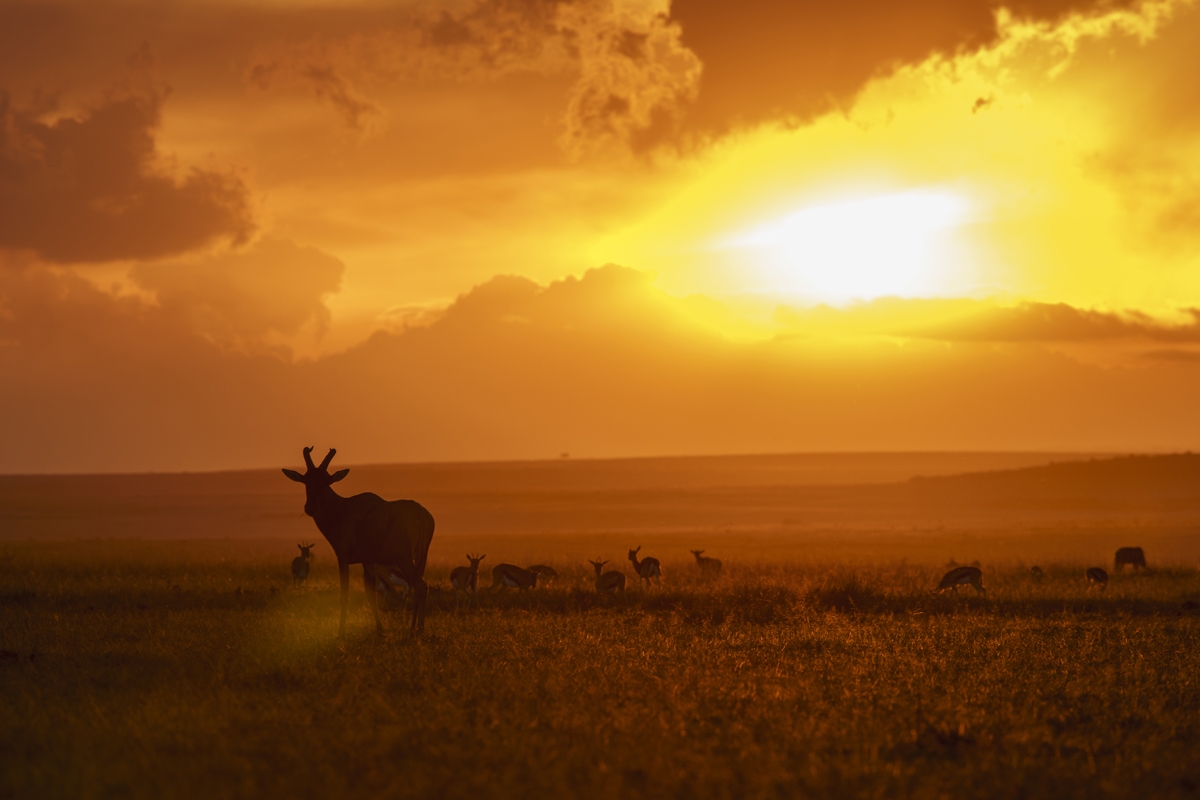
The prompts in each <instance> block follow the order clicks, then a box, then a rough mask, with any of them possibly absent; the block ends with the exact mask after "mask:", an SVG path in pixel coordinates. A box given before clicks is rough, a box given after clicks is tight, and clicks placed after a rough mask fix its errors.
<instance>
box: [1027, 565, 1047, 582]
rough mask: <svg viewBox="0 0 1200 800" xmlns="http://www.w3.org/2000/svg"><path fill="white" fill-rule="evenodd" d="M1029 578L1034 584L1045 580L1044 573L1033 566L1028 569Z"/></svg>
mask: <svg viewBox="0 0 1200 800" xmlns="http://www.w3.org/2000/svg"><path fill="white" fill-rule="evenodd" d="M1029 577H1031V578H1033V582H1034V583H1041V582H1042V581H1043V580H1045V578H1046V573H1045V572H1043V571H1042V568H1041V567H1039V566H1036V565H1034V566H1032V567H1030V568H1029Z"/></svg>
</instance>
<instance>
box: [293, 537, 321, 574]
mask: <svg viewBox="0 0 1200 800" xmlns="http://www.w3.org/2000/svg"><path fill="white" fill-rule="evenodd" d="M296 546H297V547H299V548H300V555H298V556H296V557H295V558H293V559H292V583H304V579H305V578H307V577H308V568H309V566H310V564H309V563H308V560H309V559H310V558H312V555H311V554H310V553H309V552H308V551H309V550H312V549H313V548H314V547H316V545H315V544H298V545H296Z"/></svg>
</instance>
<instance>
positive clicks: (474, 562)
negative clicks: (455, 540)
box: [467, 553, 487, 570]
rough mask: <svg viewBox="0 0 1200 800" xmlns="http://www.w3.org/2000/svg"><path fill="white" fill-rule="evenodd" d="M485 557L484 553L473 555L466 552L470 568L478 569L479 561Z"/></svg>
mask: <svg viewBox="0 0 1200 800" xmlns="http://www.w3.org/2000/svg"><path fill="white" fill-rule="evenodd" d="M485 558H487V555H486V554H485V555H482V556H473V555H471V554H470V553H467V561H470V562H471V569H474V570H477V569H479V562H480V561H483V560H484V559H485Z"/></svg>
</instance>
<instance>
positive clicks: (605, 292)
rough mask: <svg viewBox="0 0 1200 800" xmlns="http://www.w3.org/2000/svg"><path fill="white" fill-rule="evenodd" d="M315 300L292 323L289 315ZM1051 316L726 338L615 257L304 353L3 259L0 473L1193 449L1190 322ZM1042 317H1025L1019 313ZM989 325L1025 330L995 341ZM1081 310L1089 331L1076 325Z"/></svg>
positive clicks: (465, 298) (695, 307)
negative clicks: (1085, 354) (1112, 342)
mask: <svg viewBox="0 0 1200 800" xmlns="http://www.w3.org/2000/svg"><path fill="white" fill-rule="evenodd" d="M334 271H335V270H333V269H328V274H329V276H332V274H333V272H334ZM896 302H902V301H896ZM302 305H303V304H301V305H299V306H297V313H294V314H292V313H289V314H285V315H284V316H285V318H286V319H288V320H291V322H292V323H293V324H294V323H295V322H296V321H297V320H298V319H299V318H300V316H299V313H298V309H299V308H301V307H302ZM961 311H962V309H958V311H957V312H956V313H960V312H961ZM1044 311H1046V310H1045V309H1033V310H1030V309H1020V308H1018V309H1015V310H1013V309H1010V310H1003V309H1000V310H997V309H988V308H987V307H984V306H982V305H981V306H980V307H978V308H976V309H975V310H974V312H973V313H974V314H975V315H976V316H977V317H979V318H980V319H981V320H982V321H981V322H979V325H980V326H981V328H974V329H973V328H972V327H971V325H967V324H965V323H964V324H963V325H962V326H960V328H959V329H958V330H955V331H950V332H942V333H940V334H938V336H939V338H936V339H931V338H921V337H916V336H914V337H910V338H901V337H899V336H897V335H895V334H894V333H893V334H885V335H856V336H846V337H843V338H842V339H840V340H838V341H831V340H830V337H829V336H828V334H827V333H826V334H825V335H822V336H820V337H816V336H812V335H796V334H793V333H787V332H784V333H781V334H780V335H778V336H775V337H771V338H767V339H761V338H760V339H755V340H745V339H733V338H729V337H728V336H726V335H725V334H723V333H722V331H721V329H720V326H717V325H714V324H712V322H711V319H712V315H711V304H710V302H709V301H705V300H704V299H703V298H687V299H679V298H674V297H671V296H670V295H666V294H664V293H662V292H661V291H660V290H658V289H656V288H654V286H653V282H652V278H651V276H649V275H647V274H645V273H641V272H637V271H635V270H629V269H626V268H622V267H605V268H603V269H599V270H592V271H590V272H588V273H586V274H585V275H584V276H583V277H582V278H578V279H568V280H564V281H558V282H554V283H552V284H549V285H541V284H536V283H533V282H531V281H529V280H527V279H524V278H519V277H503V276H501V277H497V278H495V279H493V280H491V281H488V282H486V283H484V284H481V285H479V286H477V287H476V288H474V289H473V290H471V291H470V292H467V293H465V294H464V295H462V296H461V297H459V298H458V299H457V300H456V301H455V302H454V303H453V304H452V305H451V306H450V307H449V308H447V309H446V311H445V313H444V314H443V315H442V316H441V317H440V318H439V319H437V320H436V321H435V322H433V323H432V324H429V325H428V326H424V327H414V328H410V329H408V330H405V331H402V332H398V333H377V334H375V335H374V336H373V337H372V338H371V339H369V340H368V341H367V342H365V343H363V344H361V345H359V346H356V347H353V348H351V349H350V350H348V351H346V352H344V353H341V354H338V355H334V356H329V357H325V358H321V359H317V360H313V361H302V362H291V361H288V360H286V359H284V358H280V357H276V356H274V355H269V354H261V353H255V352H250V351H247V350H245V349H230V348H228V347H224V346H222V345H221V343H220V342H217V341H214V340H213V339H212V337H209V336H205V335H201V334H200V333H198V332H197V331H196V330H195V329H194V328H193V326H192V324H191V322H190V321H189V320H188V319H183V318H181V317H180V315H178V314H176V313H174V311H173V310H172V308H171V306H170V305H169V304H164V305H153V304H147V303H145V302H144V301H141V300H138V299H136V298H124V299H121V298H114V297H112V296H111V295H108V294H105V293H103V292H100V291H98V290H97V289H95V288H94V287H93V286H92V285H91V284H89V283H87V282H85V281H83V280H81V279H79V278H76V277H73V276H71V275H69V274H56V273H53V272H50V271H47V270H45V269H38V268H22V267H19V266H17V265H10V267H9V268H8V269H6V270H4V271H3V272H0V342H2V344H0V370H3V373H4V374H5V376H6V377H7V380H6V381H5V383H4V386H3V389H0V414H2V415H3V417H4V418H5V419H6V420H8V421H9V423H10V426H9V434H8V438H7V439H6V443H5V447H4V448H3V451H2V452H0V470H3V471H5V472H13V471H46V470H49V471H90V470H139V469H203V468H221V467H231V466H265V465H271V464H274V463H276V462H280V463H285V462H286V461H287V459H288V458H290V457H294V452H293V451H294V450H295V448H296V446H297V444H313V443H317V444H320V443H322V442H324V443H326V444H329V445H333V446H336V447H338V448H339V451H340V452H342V453H344V454H345V455H346V457H347V458H348V459H350V460H351V461H352V462H359V463H362V462H384V461H414V460H430V459H432V460H442V459H490V458H538V457H554V456H556V455H557V454H558V453H560V452H564V451H565V452H570V453H572V454H573V455H576V456H593V457H602V456H628V455H653V454H688V453H714V452H743V453H745V452H789V451H805V450H807V451H813V450H913V449H939V450H979V449H1000V450H1021V449H1047V448H1049V449H1081V450H1090V451H1097V450H1106V449H1118V450H1146V449H1161V448H1180V447H1196V446H1197V445H1200V423H1198V422H1197V420H1196V417H1195V414H1194V409H1193V408H1192V403H1191V400H1190V398H1193V397H1195V396H1196V395H1197V392H1198V391H1200V373H1198V372H1197V371H1196V370H1195V367H1194V362H1193V361H1190V360H1188V359H1187V357H1186V355H1184V356H1179V355H1177V356H1164V355H1163V353H1162V351H1163V350H1164V342H1165V341H1167V340H1170V344H1169V345H1166V347H1167V349H1169V350H1171V351H1173V352H1177V353H1185V354H1186V353H1187V352H1190V351H1187V350H1186V349H1184V350H1181V349H1180V348H1181V347H1184V346H1185V345H1186V344H1187V343H1188V342H1192V341H1194V340H1195V336H1196V332H1195V326H1192V327H1190V328H1184V329H1179V330H1175V331H1174V332H1173V333H1170V336H1178V337H1180V340H1179V341H1176V340H1174V339H1170V336H1167V335H1165V334H1162V333H1161V331H1160V332H1152V333H1150V334H1147V333H1145V331H1142V330H1139V329H1137V327H1136V326H1135V325H1132V323H1130V322H1128V321H1121V320H1117V319H1111V318H1109V317H1106V316H1104V315H1094V314H1090V313H1087V312H1077V313H1074V314H1073V313H1072V312H1071V311H1069V310H1064V309H1055V310H1052V311H1051V312H1050V318H1051V324H1050V325H1048V326H1047V325H1046V324H1045V317H1044V316H1043V314H1042V312H1044ZM826 313H830V314H850V313H852V312H849V311H846V312H839V311H837V310H828V311H827V312H826ZM1055 315H1058V316H1055ZM1031 317H1032V318H1033V319H1034V320H1035V321H1036V324H1035V325H1033V326H1032V329H1031V328H1030V326H1029V325H1025V327H1021V325H1014V324H1013V323H1012V320H1013V319H1017V320H1029V319H1030V318H1031ZM1059 317H1063V318H1066V319H1068V320H1069V321H1070V322H1069V324H1068V325H1066V326H1065V327H1066V329H1067V330H1065V331H1064V325H1063V324H1062V323H1061V321H1058V318H1059ZM995 319H1000V320H1002V321H1004V320H1007V322H1005V325H1008V326H1009V328H1007V329H1003V326H1001V329H1000V332H995V331H997V330H998V329H997V327H996V324H995V321H994V320H995ZM1080 319H1082V320H1083V321H1084V322H1083V329H1082V331H1081V330H1079V329H1075V328H1072V327H1071V326H1073V325H1077V324H1078V320H1080ZM1022 324H1024V323H1022ZM1038 325H1041V326H1042V328H1041V329H1040V330H1041V331H1042V334H1044V335H1050V336H1058V337H1061V336H1064V335H1073V336H1076V337H1079V336H1094V335H1097V334H1096V331H1101V332H1102V333H1100V334H1099V335H1102V336H1109V335H1115V333H1114V332H1116V333H1119V335H1121V336H1128V337H1133V338H1134V339H1138V337H1141V341H1142V347H1141V350H1140V351H1139V352H1140V353H1141V354H1142V355H1143V356H1145V357H1143V358H1131V359H1126V361H1125V363H1123V364H1120V365H1116V366H1091V365H1088V364H1087V363H1084V362H1081V361H1078V360H1076V359H1073V358H1071V357H1070V356H1069V355H1066V354H1064V353H1062V352H1058V351H1056V350H1055V349H1054V348H1053V347H1051V346H1048V345H1049V344H1053V343H1045V342H1038V341H1034V340H1033V335H1034V334H1035V332H1036V330H1037V329H1038ZM1131 326H1132V327H1131ZM979 329H982V330H991V331H993V333H989V334H987V335H986V336H984V337H980V336H979V334H978V330H979ZM1168 330H1170V329H1168ZM964 331H966V332H967V333H966V334H964ZM1005 331H1006V332H1005ZM1072 331H1073V332H1072ZM972 337H975V338H972ZM1155 337H1157V338H1155ZM980 338H982V339H986V341H982V340H979V339H980ZM1002 338H1003V339H1005V340H1004V341H1001V339H1002ZM1182 339H1186V340H1187V342H1184V341H1182Z"/></svg>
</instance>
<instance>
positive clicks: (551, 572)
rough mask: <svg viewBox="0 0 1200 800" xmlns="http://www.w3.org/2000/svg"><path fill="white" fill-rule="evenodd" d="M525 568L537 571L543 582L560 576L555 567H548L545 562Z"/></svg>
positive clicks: (539, 578)
mask: <svg viewBox="0 0 1200 800" xmlns="http://www.w3.org/2000/svg"><path fill="white" fill-rule="evenodd" d="M525 569H527V570H529V571H530V572H536V573H537V574H538V580H540V581H541V582H542V583H549V582H550V581H552V580H554V579H555V578H557V577H558V570H556V569H554V567H548V566H546V565H545V564H534V565H533V566H532V567H526V568H525Z"/></svg>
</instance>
